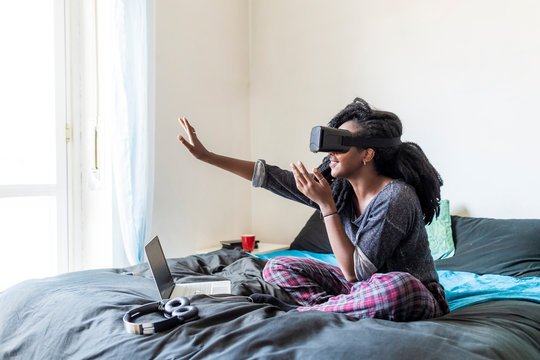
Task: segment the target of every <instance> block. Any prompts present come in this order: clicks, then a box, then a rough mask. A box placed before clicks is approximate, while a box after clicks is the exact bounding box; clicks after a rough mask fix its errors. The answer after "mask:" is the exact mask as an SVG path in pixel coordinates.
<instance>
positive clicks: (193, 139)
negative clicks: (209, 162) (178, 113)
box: [178, 117, 210, 161]
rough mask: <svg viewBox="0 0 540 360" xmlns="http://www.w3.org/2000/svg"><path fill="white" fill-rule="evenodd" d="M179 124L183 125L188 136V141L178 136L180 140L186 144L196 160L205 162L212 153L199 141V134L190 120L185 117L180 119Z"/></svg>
mask: <svg viewBox="0 0 540 360" xmlns="http://www.w3.org/2000/svg"><path fill="white" fill-rule="evenodd" d="M178 122H179V123H180V125H182V128H184V131H185V132H186V134H187V136H188V139H187V140H186V138H184V137H183V136H182V135H178V140H179V141H180V142H181V143H182V144H184V146H185V147H186V149H188V151H189V152H190V153H191V155H193V156H194V157H195V158H197V159H199V160H203V161H204V160H206V159H207V158H208V157H209V155H210V152H209V151H208V150H206V148H205V147H204V145H203V144H202V143H201V142H200V141H199V139H198V138H197V133H196V132H195V129H194V128H193V126H191V124H190V123H189V122H188V119H187V118H185V117H184V118H178Z"/></svg>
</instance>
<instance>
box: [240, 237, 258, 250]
mask: <svg viewBox="0 0 540 360" xmlns="http://www.w3.org/2000/svg"><path fill="white" fill-rule="evenodd" d="M242 249H243V250H244V251H247V252H252V251H253V249H255V235H251V234H249V235H242Z"/></svg>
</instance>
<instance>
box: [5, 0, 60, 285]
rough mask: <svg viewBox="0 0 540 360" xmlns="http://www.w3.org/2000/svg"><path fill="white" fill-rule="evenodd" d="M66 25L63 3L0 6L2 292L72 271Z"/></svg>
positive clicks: (29, 0)
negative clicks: (18, 284)
mask: <svg viewBox="0 0 540 360" xmlns="http://www.w3.org/2000/svg"><path fill="white" fill-rule="evenodd" d="M64 23H65V22H64V3H63V1H58V0H57V1H55V0H24V1H9V2H8V1H4V2H1V3H0V39H1V44H2V45H1V46H2V56H1V57H0V79H2V81H1V82H0V99H1V101H0V104H1V105H0V163H1V164H2V171H0V224H1V225H0V246H1V250H0V273H1V274H2V277H1V278H0V290H2V289H4V288H6V287H8V286H10V285H12V284H14V283H17V282H19V281H22V280H24V279H28V278H34V277H43V276H50V275H54V274H57V273H58V272H62V271H67V270H68V253H69V252H68V220H67V214H68V212H67V208H68V205H67V159H66V156H67V151H66V114H67V111H66V104H67V101H66V86H65V84H66V81H65V80H66V76H65V74H66V71H65V69H66V67H65V54H66V51H65V40H64V39H65V36H64V35H65V29H64ZM6 274H9V275H8V276H7V275H6Z"/></svg>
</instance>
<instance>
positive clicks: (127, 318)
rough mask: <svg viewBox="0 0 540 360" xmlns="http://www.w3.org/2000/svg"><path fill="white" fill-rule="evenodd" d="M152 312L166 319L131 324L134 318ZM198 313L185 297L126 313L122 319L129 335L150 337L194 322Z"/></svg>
mask: <svg viewBox="0 0 540 360" xmlns="http://www.w3.org/2000/svg"><path fill="white" fill-rule="evenodd" d="M153 312H162V313H163V315H164V316H165V317H166V318H167V319H165V320H161V321H157V322H154V323H136V322H133V320H135V319H136V318H138V317H140V316H143V315H146V314H150V313H153ZM198 313H199V310H198V309H197V308H196V307H195V306H191V305H190V303H189V299H188V298H185V297H177V298H174V299H171V300H168V299H167V300H162V301H157V302H153V303H149V304H146V305H143V306H140V307H138V308H135V309H133V310H130V311H128V312H127V313H126V314H125V315H124V318H123V320H124V328H125V329H126V331H127V332H128V333H131V334H139V335H150V334H154V333H156V332H161V331H165V330H168V329H170V328H172V327H175V326H177V325H180V324H183V323H185V322H188V321H191V320H195V319H197V318H198V316H197V315H198Z"/></svg>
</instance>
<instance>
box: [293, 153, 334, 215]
mask: <svg viewBox="0 0 540 360" xmlns="http://www.w3.org/2000/svg"><path fill="white" fill-rule="evenodd" d="M291 169H292V172H293V175H294V180H295V181H296V187H297V188H298V190H300V192H301V193H302V194H304V195H306V196H307V197H308V198H309V199H310V200H312V201H314V202H315V203H316V204H317V205H319V208H320V210H321V211H322V212H323V213H329V212H333V211H336V204H335V202H334V198H333V197H332V188H330V184H328V181H326V179H325V178H324V176H323V174H321V172H320V171H319V170H317V169H313V174H315V177H316V178H317V180H315V179H314V178H313V177H312V176H311V175H310V174H309V173H308V171H307V170H306V167H305V166H304V164H302V162H300V161H299V162H298V165H296V164H295V163H291Z"/></svg>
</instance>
